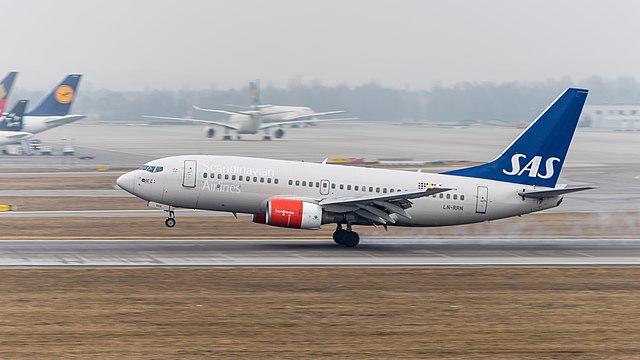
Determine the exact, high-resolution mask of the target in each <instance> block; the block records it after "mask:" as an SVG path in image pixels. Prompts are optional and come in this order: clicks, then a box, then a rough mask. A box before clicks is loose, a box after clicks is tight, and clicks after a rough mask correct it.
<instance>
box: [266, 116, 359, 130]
mask: <svg viewBox="0 0 640 360" xmlns="http://www.w3.org/2000/svg"><path fill="white" fill-rule="evenodd" d="M346 120H359V119H358V118H340V119H310V120H290V121H280V122H273V123H264V124H262V125H260V127H259V128H258V130H264V129H269V128H272V127H278V126H287V125H294V124H308V123H319V122H327V121H346Z"/></svg>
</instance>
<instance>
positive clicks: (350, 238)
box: [340, 230, 360, 248]
mask: <svg viewBox="0 0 640 360" xmlns="http://www.w3.org/2000/svg"><path fill="white" fill-rule="evenodd" d="M343 231H344V230H343ZM340 240H341V241H342V245H344V246H346V247H351V248H352V247H356V246H358V243H359V242H360V235H358V233H357V232H355V231H345V232H344V234H343V235H342V236H341V238H340Z"/></svg>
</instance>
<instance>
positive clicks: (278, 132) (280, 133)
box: [273, 129, 284, 139]
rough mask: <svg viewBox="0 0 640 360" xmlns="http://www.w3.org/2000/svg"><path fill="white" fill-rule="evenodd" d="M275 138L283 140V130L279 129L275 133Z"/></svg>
mask: <svg viewBox="0 0 640 360" xmlns="http://www.w3.org/2000/svg"><path fill="white" fill-rule="evenodd" d="M273 136H274V137H275V138H276V139H282V137H283V136H284V130H283V129H278V130H276V131H274V132H273Z"/></svg>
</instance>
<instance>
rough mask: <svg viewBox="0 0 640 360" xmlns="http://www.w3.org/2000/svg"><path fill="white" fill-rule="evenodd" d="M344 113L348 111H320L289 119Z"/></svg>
mask: <svg viewBox="0 0 640 360" xmlns="http://www.w3.org/2000/svg"><path fill="white" fill-rule="evenodd" d="M344 113H346V111H345V110H337V111H325V112H318V113H312V114H305V115H299V116H295V117H292V118H290V119H289V121H293V120H299V119H305V118H309V117H314V116H325V115H335V114H344ZM269 115H271V114H269Z"/></svg>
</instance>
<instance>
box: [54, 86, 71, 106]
mask: <svg viewBox="0 0 640 360" xmlns="http://www.w3.org/2000/svg"><path fill="white" fill-rule="evenodd" d="M55 97H56V101H57V102H59V103H60V104H68V103H70V102H71V100H73V88H71V86H69V85H60V86H58V88H57V89H56V92H55Z"/></svg>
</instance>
